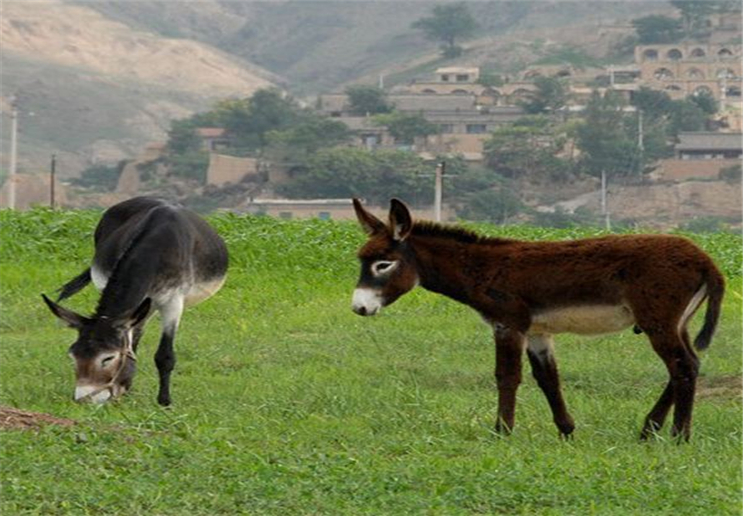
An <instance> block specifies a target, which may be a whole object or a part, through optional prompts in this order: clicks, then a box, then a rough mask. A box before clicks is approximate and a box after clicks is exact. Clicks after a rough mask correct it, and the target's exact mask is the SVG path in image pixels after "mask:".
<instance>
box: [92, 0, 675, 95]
mask: <svg viewBox="0 0 743 516" xmlns="http://www.w3.org/2000/svg"><path fill="white" fill-rule="evenodd" d="M596 4H597V2H593V3H591V4H586V3H581V2H562V1H552V2H471V3H469V4H468V7H469V9H470V11H471V12H472V14H473V16H474V17H475V18H476V19H477V22H478V26H479V27H478V31H477V34H476V38H475V40H474V41H473V42H471V43H470V44H468V46H474V47H476V48H477V49H478V50H477V52H476V54H477V55H476V56H469V58H470V59H474V61H476V62H478V63H483V64H485V65H486V66H488V67H490V68H494V67H495V68H498V67H499V65H498V63H499V62H501V61H503V60H506V61H508V62H509V63H510V65H514V64H515V65H516V66H518V65H520V66H524V65H526V64H528V62H529V59H531V58H532V57H533V56H532V55H525V56H524V59H523V60H521V62H520V63H514V62H513V60H512V59H511V56H510V55H508V54H513V51H512V50H511V51H510V52H509V51H506V53H505V54H504V53H503V50H504V49H503V46H502V45H503V42H504V41H506V40H507V41H513V40H514V38H515V40H519V39H523V40H526V41H527V43H529V44H537V45H538V44H539V42H540V41H541V42H545V41H546V40H552V41H555V42H558V43H559V42H561V41H565V42H568V43H569V44H577V45H581V44H582V43H588V48H587V50H588V51H589V53H596V52H598V51H605V50H606V47H605V46H603V45H600V46H599V47H595V46H594V45H593V44H592V43H593V42H592V40H591V38H590V37H589V38H588V39H586V36H590V35H591V34H592V33H593V34H595V33H596V32H597V30H596V28H597V27H598V26H599V25H612V24H616V23H620V24H621V23H624V24H625V25H626V24H627V22H628V21H629V20H630V19H632V18H635V17H638V16H641V15H643V14H647V13H653V12H658V11H663V10H668V9H669V6H667V5H665V4H659V3H657V2H616V1H607V2H601V8H600V9H597V8H596ZM433 5H435V2H394V3H393V2H369V1H334V2H301V1H294V2H283V1H269V2H219V1H214V0H210V1H201V2H186V3H184V2H176V3H166V2H162V3H155V4H153V3H148V2H96V3H94V4H92V5H91V7H92V8H94V9H96V10H98V11H99V12H101V13H102V14H104V15H105V16H107V17H110V18H111V19H116V20H119V21H121V22H122V23H126V24H128V25H130V26H133V27H138V28H140V29H144V30H148V31H152V32H155V33H158V34H162V35H166V36H172V35H176V36H178V37H184V38H191V39H195V40H198V41H202V42H205V43H208V44H210V45H214V46H216V47H219V48H221V49H223V50H225V51H226V52H230V53H233V54H235V55H238V56H240V57H242V58H245V59H247V60H249V61H250V62H253V63H256V64H258V65H260V66H262V67H264V68H266V69H268V70H271V71H272V72H274V73H276V74H279V75H281V76H282V77H284V78H286V80H287V82H288V87H289V88H290V89H291V90H292V91H293V92H294V93H295V94H298V95H314V94H317V93H320V92H325V91H327V90H330V89H336V88H338V87H339V86H341V85H343V84H347V83H350V82H354V81H358V80H359V79H362V78H363V80H366V81H370V80H376V78H377V76H378V75H379V74H380V73H382V74H387V73H388V71H389V70H390V69H391V68H392V69H398V70H399V69H410V68H411V67H413V68H414V67H416V66H418V65H419V64H420V59H421V58H423V59H424V61H425V60H430V59H431V58H434V59H435V58H436V55H437V48H436V44H435V43H431V42H430V41H426V40H425V39H424V38H423V36H422V35H421V33H420V32H419V31H417V30H415V29H412V28H411V24H412V23H413V22H414V21H416V20H418V19H420V18H422V17H424V16H427V15H429V13H430V9H431V7H432V6H433ZM545 31H546V34H544V32H545ZM489 54H492V55H489ZM519 54H520V53H519ZM537 54H538V52H537Z"/></svg>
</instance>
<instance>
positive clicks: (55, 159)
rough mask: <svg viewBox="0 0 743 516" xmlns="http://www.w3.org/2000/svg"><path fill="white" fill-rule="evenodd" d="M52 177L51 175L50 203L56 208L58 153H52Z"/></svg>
mask: <svg viewBox="0 0 743 516" xmlns="http://www.w3.org/2000/svg"><path fill="white" fill-rule="evenodd" d="M50 172H51V173H50V177H49V205H50V206H51V207H52V209H54V208H56V202H55V199H54V184H55V178H54V176H55V175H56V172H57V155H56V154H52V165H51V171H50Z"/></svg>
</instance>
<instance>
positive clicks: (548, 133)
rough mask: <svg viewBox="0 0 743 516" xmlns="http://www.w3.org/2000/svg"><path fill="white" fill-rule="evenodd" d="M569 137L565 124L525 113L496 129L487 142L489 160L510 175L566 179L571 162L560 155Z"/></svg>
mask: <svg viewBox="0 0 743 516" xmlns="http://www.w3.org/2000/svg"><path fill="white" fill-rule="evenodd" d="M566 141H567V135H566V133H565V127H564V126H558V125H556V124H555V123H554V122H553V121H552V120H550V119H549V118H547V117H544V116H531V117H525V118H523V119H521V120H518V121H516V122H515V123H514V124H513V125H511V126H504V127H500V128H498V129H496V130H495V131H493V133H492V135H491V136H490V138H489V139H488V140H486V141H485V143H484V155H485V163H486V165H487V166H488V168H490V169H491V170H493V171H495V172H497V173H498V174H500V175H501V176H504V177H507V178H512V179H520V178H528V179H531V180H549V181H564V180H565V179H567V178H568V177H569V175H570V164H569V163H568V162H567V161H566V160H565V159H562V158H560V157H558V156H557V155H558V154H559V153H560V152H561V151H562V150H563V148H564V146H565V143H566Z"/></svg>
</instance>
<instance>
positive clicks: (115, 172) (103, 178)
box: [70, 160, 127, 192]
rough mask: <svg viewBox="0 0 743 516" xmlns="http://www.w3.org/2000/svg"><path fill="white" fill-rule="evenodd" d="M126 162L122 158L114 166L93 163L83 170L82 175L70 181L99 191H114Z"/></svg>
mask: <svg viewBox="0 0 743 516" xmlns="http://www.w3.org/2000/svg"><path fill="white" fill-rule="evenodd" d="M126 163H127V162H126V160H122V161H119V162H118V163H117V164H116V165H113V166H107V165H93V166H92V167H88V168H86V169H85V170H83V171H82V173H81V174H80V177H78V178H73V179H71V180H70V183H72V184H73V185H75V186H81V187H83V188H93V189H95V190H99V191H108V192H110V191H113V190H114V189H115V188H116V185H117V184H118V182H119V177H120V176H121V171H122V170H124V167H125V166H126Z"/></svg>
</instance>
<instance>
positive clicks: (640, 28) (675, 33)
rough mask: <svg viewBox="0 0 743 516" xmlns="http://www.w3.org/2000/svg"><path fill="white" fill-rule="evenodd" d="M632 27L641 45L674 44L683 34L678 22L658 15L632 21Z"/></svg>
mask: <svg viewBox="0 0 743 516" xmlns="http://www.w3.org/2000/svg"><path fill="white" fill-rule="evenodd" d="M632 25H633V27H634V28H635V32H637V37H638V43H640V44H641V45H652V44H663V43H676V42H677V41H679V40H680V39H681V37H682V36H683V34H684V33H683V30H682V28H681V23H680V22H679V20H677V19H676V18H670V17H668V16H662V15H659V14H653V15H650V16H643V17H642V18H637V19H635V20H632Z"/></svg>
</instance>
